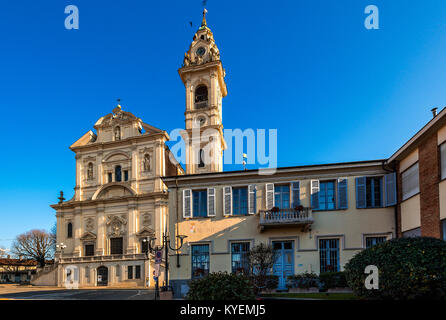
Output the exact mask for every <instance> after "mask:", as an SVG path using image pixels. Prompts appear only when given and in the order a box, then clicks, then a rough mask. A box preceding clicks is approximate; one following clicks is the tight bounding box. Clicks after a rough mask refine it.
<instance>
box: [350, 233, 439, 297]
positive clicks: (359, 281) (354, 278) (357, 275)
mask: <svg viewBox="0 0 446 320" xmlns="http://www.w3.org/2000/svg"><path fill="white" fill-rule="evenodd" d="M369 265H374V266H376V267H377V268H378V270H379V289H378V290H368V289H366V288H365V279H366V277H367V276H368V275H367V274H365V273H364V271H365V268H366V267H367V266H369ZM345 272H346V278H347V282H348V284H349V286H350V288H352V290H353V292H354V293H355V294H356V295H357V296H359V297H363V298H366V299H445V298H446V242H445V241H442V240H439V239H434V238H421V237H419V238H400V239H394V240H390V241H387V242H384V243H382V244H379V245H376V246H374V247H372V248H369V249H366V250H364V251H362V252H360V253H358V254H357V255H355V256H354V257H353V258H352V259H351V260H350V261H349V262H348V263H347V264H346V266H345Z"/></svg>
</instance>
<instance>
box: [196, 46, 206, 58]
mask: <svg viewBox="0 0 446 320" xmlns="http://www.w3.org/2000/svg"><path fill="white" fill-rule="evenodd" d="M196 53H197V54H198V55H199V56H203V55H204V54H205V53H206V49H205V48H203V47H200V48H198V49H197V51H196Z"/></svg>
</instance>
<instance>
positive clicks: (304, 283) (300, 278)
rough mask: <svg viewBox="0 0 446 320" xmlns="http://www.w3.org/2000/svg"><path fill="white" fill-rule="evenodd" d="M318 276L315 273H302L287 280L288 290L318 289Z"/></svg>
mask: <svg viewBox="0 0 446 320" xmlns="http://www.w3.org/2000/svg"><path fill="white" fill-rule="evenodd" d="M319 285H320V282H319V276H318V275H317V274H315V273H302V274H296V275H293V276H289V277H288V278H287V287H288V288H301V289H309V288H319Z"/></svg>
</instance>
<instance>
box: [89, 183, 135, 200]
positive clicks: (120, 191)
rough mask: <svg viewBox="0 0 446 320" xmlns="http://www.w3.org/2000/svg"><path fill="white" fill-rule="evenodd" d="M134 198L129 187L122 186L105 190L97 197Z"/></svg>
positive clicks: (113, 186)
mask: <svg viewBox="0 0 446 320" xmlns="http://www.w3.org/2000/svg"><path fill="white" fill-rule="evenodd" d="M130 196H133V193H132V192H131V191H130V190H129V188H128V187H126V186H122V185H112V186H109V187H107V188H104V189H103V190H102V191H101V192H100V193H99V194H98V196H97V197H96V199H113V198H122V197H130Z"/></svg>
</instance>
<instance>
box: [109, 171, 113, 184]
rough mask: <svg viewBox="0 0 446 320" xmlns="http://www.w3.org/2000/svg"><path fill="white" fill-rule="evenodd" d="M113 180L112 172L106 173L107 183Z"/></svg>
mask: <svg viewBox="0 0 446 320" xmlns="http://www.w3.org/2000/svg"><path fill="white" fill-rule="evenodd" d="M110 182H113V174H112V173H111V172H109V173H108V183H110Z"/></svg>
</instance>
